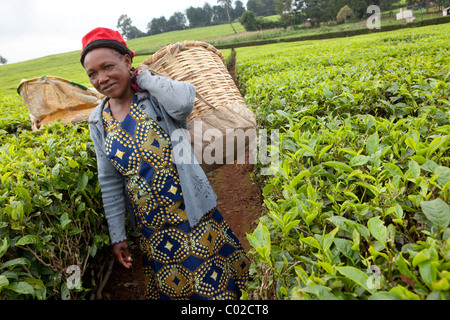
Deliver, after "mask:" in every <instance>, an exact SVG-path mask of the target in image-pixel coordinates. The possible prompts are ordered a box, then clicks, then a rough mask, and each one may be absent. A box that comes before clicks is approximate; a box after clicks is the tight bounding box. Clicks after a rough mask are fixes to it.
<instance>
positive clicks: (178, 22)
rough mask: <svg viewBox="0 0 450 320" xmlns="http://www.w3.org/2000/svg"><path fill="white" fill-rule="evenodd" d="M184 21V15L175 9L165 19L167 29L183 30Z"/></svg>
mask: <svg viewBox="0 0 450 320" xmlns="http://www.w3.org/2000/svg"><path fill="white" fill-rule="evenodd" d="M186 22H187V20H186V16H185V15H184V14H183V13H182V12H179V11H177V12H175V13H174V14H173V15H172V16H171V17H170V18H169V20H167V31H174V30H183V29H185V28H186Z"/></svg>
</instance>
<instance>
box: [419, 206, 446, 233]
mask: <svg viewBox="0 0 450 320" xmlns="http://www.w3.org/2000/svg"><path fill="white" fill-rule="evenodd" d="M420 205H421V207H422V210H423V213H424V214H425V216H426V217H427V219H428V220H430V221H431V223H432V224H433V225H434V226H435V227H436V228H438V230H444V229H445V228H447V227H448V225H449V223H450V208H449V206H448V204H446V203H445V202H444V201H442V200H441V199H439V198H438V199H435V200H432V201H422V203H421V204H420Z"/></svg>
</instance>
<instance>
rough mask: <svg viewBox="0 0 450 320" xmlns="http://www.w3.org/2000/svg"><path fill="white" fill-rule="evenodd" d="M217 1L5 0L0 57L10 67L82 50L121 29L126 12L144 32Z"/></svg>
mask: <svg viewBox="0 0 450 320" xmlns="http://www.w3.org/2000/svg"><path fill="white" fill-rule="evenodd" d="M205 2H208V3H209V4H211V5H216V4H217V0H187V1H186V0H184V1H183V0H131V1H127V0H120V1H118V0H72V1H67V0H0V56H2V57H4V58H6V59H7V60H8V63H15V62H20V61H26V60H30V59H34V58H39V57H44V56H47V55H51V54H58V53H65V52H70V51H76V50H81V38H82V37H83V36H84V35H85V34H86V33H87V32H89V31H90V30H92V29H94V28H96V27H106V28H111V29H115V30H116V29H117V20H118V19H119V17H120V15H121V14H126V15H128V17H130V18H131V20H132V21H133V25H134V26H136V27H137V28H138V29H140V30H141V31H143V32H146V31H147V24H148V23H149V22H150V21H151V20H152V19H153V18H158V17H160V16H165V17H166V18H167V19H168V18H170V16H171V15H172V14H173V13H174V12H176V11H181V12H184V11H185V10H186V9H187V8H188V7H190V6H193V7H201V6H203V4H204V3H205Z"/></svg>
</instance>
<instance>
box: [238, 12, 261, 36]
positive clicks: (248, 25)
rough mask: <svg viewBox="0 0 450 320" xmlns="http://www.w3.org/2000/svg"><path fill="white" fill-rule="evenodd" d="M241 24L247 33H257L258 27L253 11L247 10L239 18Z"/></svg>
mask: <svg viewBox="0 0 450 320" xmlns="http://www.w3.org/2000/svg"><path fill="white" fill-rule="evenodd" d="M240 22H241V24H242V25H243V26H244V28H245V30H247V31H258V30H259V26H258V22H257V20H256V17H255V14H254V13H253V11H250V10H247V11H245V12H244V14H243V15H242V17H241V18H240Z"/></svg>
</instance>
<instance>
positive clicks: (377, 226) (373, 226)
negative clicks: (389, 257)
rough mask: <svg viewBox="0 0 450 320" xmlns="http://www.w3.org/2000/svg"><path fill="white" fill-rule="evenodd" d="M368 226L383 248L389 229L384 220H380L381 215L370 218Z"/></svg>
mask: <svg viewBox="0 0 450 320" xmlns="http://www.w3.org/2000/svg"><path fill="white" fill-rule="evenodd" d="M367 227H368V228H369V231H370V233H371V234H372V236H373V237H374V238H375V239H377V240H378V241H379V242H380V243H381V244H382V245H383V248H385V247H386V234H387V230H386V227H385V226H384V222H383V221H381V220H380V217H373V218H371V219H369V221H368V222H367Z"/></svg>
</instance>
